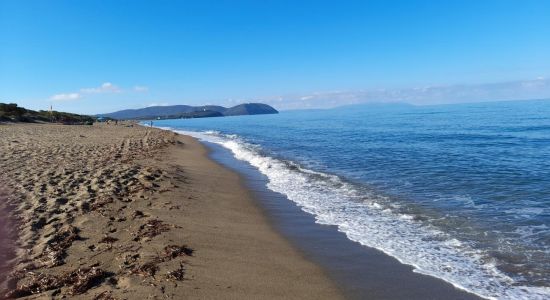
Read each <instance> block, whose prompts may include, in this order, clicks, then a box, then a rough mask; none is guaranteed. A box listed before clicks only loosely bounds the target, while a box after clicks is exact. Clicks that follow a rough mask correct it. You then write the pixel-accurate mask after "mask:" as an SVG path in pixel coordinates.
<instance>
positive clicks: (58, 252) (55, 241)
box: [42, 225, 80, 267]
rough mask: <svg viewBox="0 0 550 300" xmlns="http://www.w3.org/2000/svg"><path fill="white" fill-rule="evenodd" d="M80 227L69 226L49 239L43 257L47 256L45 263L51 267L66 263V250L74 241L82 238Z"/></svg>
mask: <svg viewBox="0 0 550 300" xmlns="http://www.w3.org/2000/svg"><path fill="white" fill-rule="evenodd" d="M78 232H79V230H78V228H76V227H74V226H71V225H69V226H67V227H66V228H64V229H62V230H60V231H59V232H58V233H56V234H55V235H54V236H53V237H52V238H51V239H50V240H49V241H48V243H47V244H48V245H47V247H46V250H45V251H44V253H43V254H42V257H44V256H45V257H46V262H45V264H46V265H47V266H49V267H55V266H59V265H62V264H63V263H64V261H63V260H64V258H65V255H66V253H65V251H66V250H67V248H69V247H70V246H71V245H72V244H73V242H74V241H76V240H78V239H80V236H79V235H78Z"/></svg>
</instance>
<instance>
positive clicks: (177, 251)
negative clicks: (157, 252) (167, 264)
mask: <svg viewBox="0 0 550 300" xmlns="http://www.w3.org/2000/svg"><path fill="white" fill-rule="evenodd" d="M184 255H187V256H193V249H191V248H189V247H187V246H185V245H183V246H176V245H169V246H166V247H164V258H163V260H164V261H166V260H170V259H174V258H176V257H178V256H184Z"/></svg>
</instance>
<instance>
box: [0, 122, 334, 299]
mask: <svg viewBox="0 0 550 300" xmlns="http://www.w3.org/2000/svg"><path fill="white" fill-rule="evenodd" d="M127 126H130V125H128V124H119V125H118V126H114V125H99V126H96V125H94V126H61V125H38V124H17V125H0V153H2V156H1V157H0V170H1V171H2V172H1V175H0V181H1V183H2V188H3V190H4V194H5V195H7V200H6V199H5V200H4V201H5V203H6V204H10V205H12V206H13V209H12V210H11V213H12V215H14V216H16V217H17V220H16V221H17V224H18V226H19V227H18V239H17V242H16V244H15V250H16V254H17V258H16V259H15V260H14V261H12V263H13V265H14V268H13V270H12V272H11V273H10V275H9V279H8V280H7V281H6V282H5V284H7V286H8V290H7V295H8V296H10V297H26V298H29V299H35V298H43V297H46V298H54V299H57V298H63V297H71V298H82V299H145V298H152V299H154V298H177V299H179V298H191V299H220V298H224V299H242V298H262V299H264V298H285V299H321V298H324V299H328V298H330V299H335V298H340V297H341V293H340V291H339V289H338V288H337V287H336V286H335V285H334V283H333V282H332V281H331V280H330V279H329V278H328V276H327V275H326V274H325V273H324V271H323V270H322V269H321V268H319V267H318V266H317V265H316V264H314V263H312V262H310V261H309V260H307V259H305V258H304V257H303V255H302V254H301V253H300V252H298V251H297V250H295V248H294V247H293V246H292V245H291V244H290V243H289V242H288V241H287V240H286V239H284V238H283V237H281V236H280V235H279V234H278V233H277V232H275V231H274V230H273V229H272V227H271V226H270V224H269V222H268V221H267V219H266V217H265V216H264V215H263V214H262V211H261V209H260V208H258V207H257V205H256V203H255V202H254V199H253V197H252V196H251V195H250V194H249V192H248V190H247V189H245V188H244V187H243V184H242V182H241V179H240V178H239V176H238V175H237V174H235V173H234V172H232V171H229V170H227V169H225V168H223V167H221V166H220V165H218V164H217V163H215V162H213V161H212V160H210V159H208V158H207V150H206V149H205V148H204V147H203V146H202V145H201V144H199V143H198V142H197V141H196V140H194V139H192V138H189V137H184V136H178V135H175V134H173V133H171V132H167V131H161V130H157V129H151V128H144V127H141V126H132V127H127ZM3 294H5V292H3Z"/></svg>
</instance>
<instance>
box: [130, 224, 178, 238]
mask: <svg viewBox="0 0 550 300" xmlns="http://www.w3.org/2000/svg"><path fill="white" fill-rule="evenodd" d="M168 230H170V225H168V224H166V223H164V222H162V221H160V220H156V219H155V220H149V221H147V223H145V224H143V225H141V226H140V227H139V231H138V233H137V236H136V238H134V241H139V240H140V239H142V238H146V237H147V238H153V237H155V236H157V235H159V234H161V233H163V232H166V231H168Z"/></svg>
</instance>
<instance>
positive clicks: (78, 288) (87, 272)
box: [5, 267, 109, 299]
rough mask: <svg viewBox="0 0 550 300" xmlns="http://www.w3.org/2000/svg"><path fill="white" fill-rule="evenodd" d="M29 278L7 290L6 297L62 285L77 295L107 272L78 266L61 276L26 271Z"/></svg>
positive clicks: (40, 291)
mask: <svg viewBox="0 0 550 300" xmlns="http://www.w3.org/2000/svg"><path fill="white" fill-rule="evenodd" d="M28 274H29V275H30V276H29V277H30V278H29V279H28V280H27V282H26V283H24V284H21V285H18V286H17V288H16V289H14V290H12V291H9V292H8V293H7V294H6V295H5V297H6V298H8V299H9V298H19V297H25V296H29V295H33V294H39V293H42V292H45V291H49V290H54V289H58V288H62V287H69V295H79V294H83V293H85V292H86V291H88V290H89V289H90V288H92V287H93V286H95V285H97V284H99V283H100V282H101V281H102V280H103V279H104V278H105V277H107V276H109V274H108V273H106V272H105V271H103V270H102V269H99V268H96V267H91V268H79V269H77V270H75V271H72V272H69V273H65V274H63V275H61V276H55V275H48V274H43V273H32V272H29V273H28Z"/></svg>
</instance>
